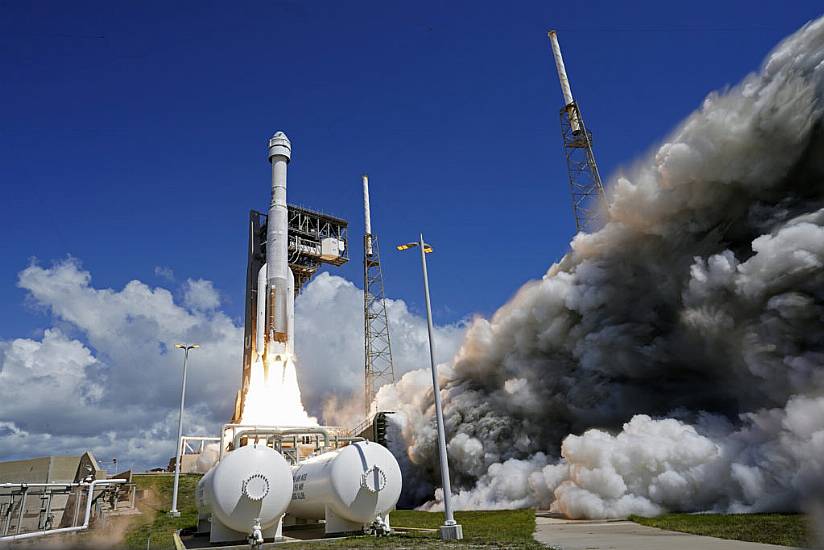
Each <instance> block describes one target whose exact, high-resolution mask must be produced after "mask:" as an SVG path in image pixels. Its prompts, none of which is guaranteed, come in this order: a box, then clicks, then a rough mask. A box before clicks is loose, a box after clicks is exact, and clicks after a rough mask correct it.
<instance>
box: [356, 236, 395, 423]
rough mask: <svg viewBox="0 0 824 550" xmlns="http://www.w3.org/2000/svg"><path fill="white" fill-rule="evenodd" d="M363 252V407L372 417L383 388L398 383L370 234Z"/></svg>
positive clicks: (377, 258)
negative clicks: (379, 393)
mask: <svg viewBox="0 0 824 550" xmlns="http://www.w3.org/2000/svg"><path fill="white" fill-rule="evenodd" d="M363 251H364V253H363V330H364V359H365V376H364V383H365V391H364V401H365V403H364V408H365V412H366V416H367V418H369V417H370V415H371V414H372V413H373V412H374V411H372V410H371V409H370V407H371V405H372V403H373V402H374V400H375V395H376V394H377V393H378V390H379V389H380V387H381V386H383V385H384V384H389V383H394V382H395V368H394V366H393V363H392V344H391V342H390V339H389V320H388V319H387V316H386V296H385V294H384V289H383V273H382V271H381V260H380V254H379V253H378V238H377V237H376V236H374V235H372V234H370V233H367V234H365V235H364V236H363Z"/></svg>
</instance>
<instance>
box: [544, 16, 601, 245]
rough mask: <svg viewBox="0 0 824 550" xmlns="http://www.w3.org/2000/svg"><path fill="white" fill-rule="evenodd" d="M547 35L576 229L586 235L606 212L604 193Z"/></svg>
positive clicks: (554, 41) (559, 61) (588, 137)
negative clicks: (558, 86) (558, 85)
mask: <svg viewBox="0 0 824 550" xmlns="http://www.w3.org/2000/svg"><path fill="white" fill-rule="evenodd" d="M548 35H549V41H550V43H551V44H552V54H553V56H554V57H555V67H556V68H557V69H558V79H559V80H560V81H561V92H562V93H563V94H564V107H563V108H562V109H561V112H560V115H561V138H562V139H563V142H564V156H565V157H566V164H567V173H568V175H569V189H570V192H571V193H572V210H573V213H574V214H575V227H576V229H577V230H578V231H579V232H580V231H584V232H586V233H589V232H592V231H593V230H595V229H597V227H598V225H599V219H598V218H599V213H601V212H605V211H606V194H605V193H604V186H603V184H602V183H601V175H600V174H599V173H598V165H597V164H596V163H595V153H593V152H592V134H591V133H590V131H589V130H587V128H586V125H585V124H584V117H583V116H582V115H581V109H580V108H579V107H578V104H577V103H576V102H575V100H574V99H573V98H572V90H571V88H570V87H569V79H568V78H567V74H566V68H565V67H564V58H563V57H561V47H560V46H559V45H558V36H557V34H556V32H555V31H549V33H548Z"/></svg>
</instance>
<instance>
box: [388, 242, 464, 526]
mask: <svg viewBox="0 0 824 550" xmlns="http://www.w3.org/2000/svg"><path fill="white" fill-rule="evenodd" d="M416 246H417V247H418V248H419V249H420V251H421V269H422V270H423V293H424V297H425V298H426V328H427V330H428V331H429V364H430V365H431V367H432V388H433V389H434V390H435V418H436V419H437V422H438V459H439V461H440V463H441V484H442V485H443V510H444V516H445V517H446V521H444V524H443V525H441V539H442V540H459V539H462V538H463V528H462V527H461V525H460V524H459V523H458V522H456V521H455V516H454V515H453V514H452V488H451V487H450V485H449V462H448V460H447V456H446V433H445V431H444V427H443V408H442V407H441V388H440V386H439V384H438V371H437V370H436V369H435V344H434V341H433V337H432V333H433V332H434V329H433V326H432V306H431V304H430V303H429V275H428V274H427V272H426V255H427V254H428V253H430V252H432V247H431V246H429V245H428V244H426V243H425V242H424V241H423V233H421V236H420V240H419V241H418V242H416V243H407V244H402V245H400V246H398V250H408V249H410V248H414V247H416Z"/></svg>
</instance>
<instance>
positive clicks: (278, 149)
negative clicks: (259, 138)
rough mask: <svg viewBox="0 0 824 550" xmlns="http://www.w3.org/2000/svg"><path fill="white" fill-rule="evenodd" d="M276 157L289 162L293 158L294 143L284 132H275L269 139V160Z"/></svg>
mask: <svg viewBox="0 0 824 550" xmlns="http://www.w3.org/2000/svg"><path fill="white" fill-rule="evenodd" d="M274 156H283V157H286V160H287V161H288V160H289V159H290V158H292V142H291V141H289V138H288V137H286V134H284V133H283V132H275V135H273V136H272V137H271V138H270V139H269V159H270V160H271V158H272V157H274Z"/></svg>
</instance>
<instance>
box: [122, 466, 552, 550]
mask: <svg viewBox="0 0 824 550" xmlns="http://www.w3.org/2000/svg"><path fill="white" fill-rule="evenodd" d="M134 479H135V483H136V484H137V486H138V488H139V489H150V490H151V494H152V496H153V497H152V498H149V499H146V500H143V501H141V502H139V506H140V508H141V511H142V512H143V515H142V516H140V517H138V518H137V519H135V520H134V522H133V523H132V524H131V525H130V526H129V528H128V529H127V531H126V534H125V544H126V547H127V548H129V549H130V550H143V549H145V548H146V541H147V539H148V538H149V535H151V550H171V549H174V541H173V539H172V534H173V533H174V531H175V530H177V529H183V528H186V527H194V526H196V525H197V509H196V507H195V487H196V485H197V482H198V480H199V479H200V476H198V475H181V476H180V491H179V493H178V510H179V511H180V517H179V518H171V517H169V516H167V515H166V512H168V511H169V509H170V508H171V502H172V483H173V478H172V476H169V475H147V476H135V478H134ZM455 519H456V520H457V521H458V523H460V524H461V525H462V526H463V532H464V540H463V541H459V542H449V543H445V542H442V541H441V540H440V539H439V533H438V531H437V529H438V527H440V526H441V524H443V514H442V513H434V512H418V511H415V510H396V511H394V512H392V513H391V514H390V521H391V523H392V527H393V528H396V529H398V531H396V532H395V533H394V534H393V535H392V536H389V537H381V538H376V537H372V536H359V537H349V538H346V539H340V540H329V541H325V542H321V543H320V544H321V545H322V548H401V549H402V548H414V549H415V550H428V549H436V548H456V547H460V548H461V549H462V550H463V549H467V550H468V549H473V548H484V549H487V548H489V549H495V548H513V549H523V550H537V549H539V548H541V549H543V548H544V546H542V545H540V544H538V543H537V542H535V541H534V540H533V539H532V533H533V532H534V531H535V512H534V511H533V510H501V511H490V512H457V513H456V514H455ZM404 527H405V528H412V529H433V530H434V531H418V530H409V531H405V530H403V528H404ZM318 544H319V543H318V542H313V543H290V544H289V545H287V546H284V548H285V549H287V550H305V549H310V548H312V549H317V548H318ZM456 550H457V549H456Z"/></svg>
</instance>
